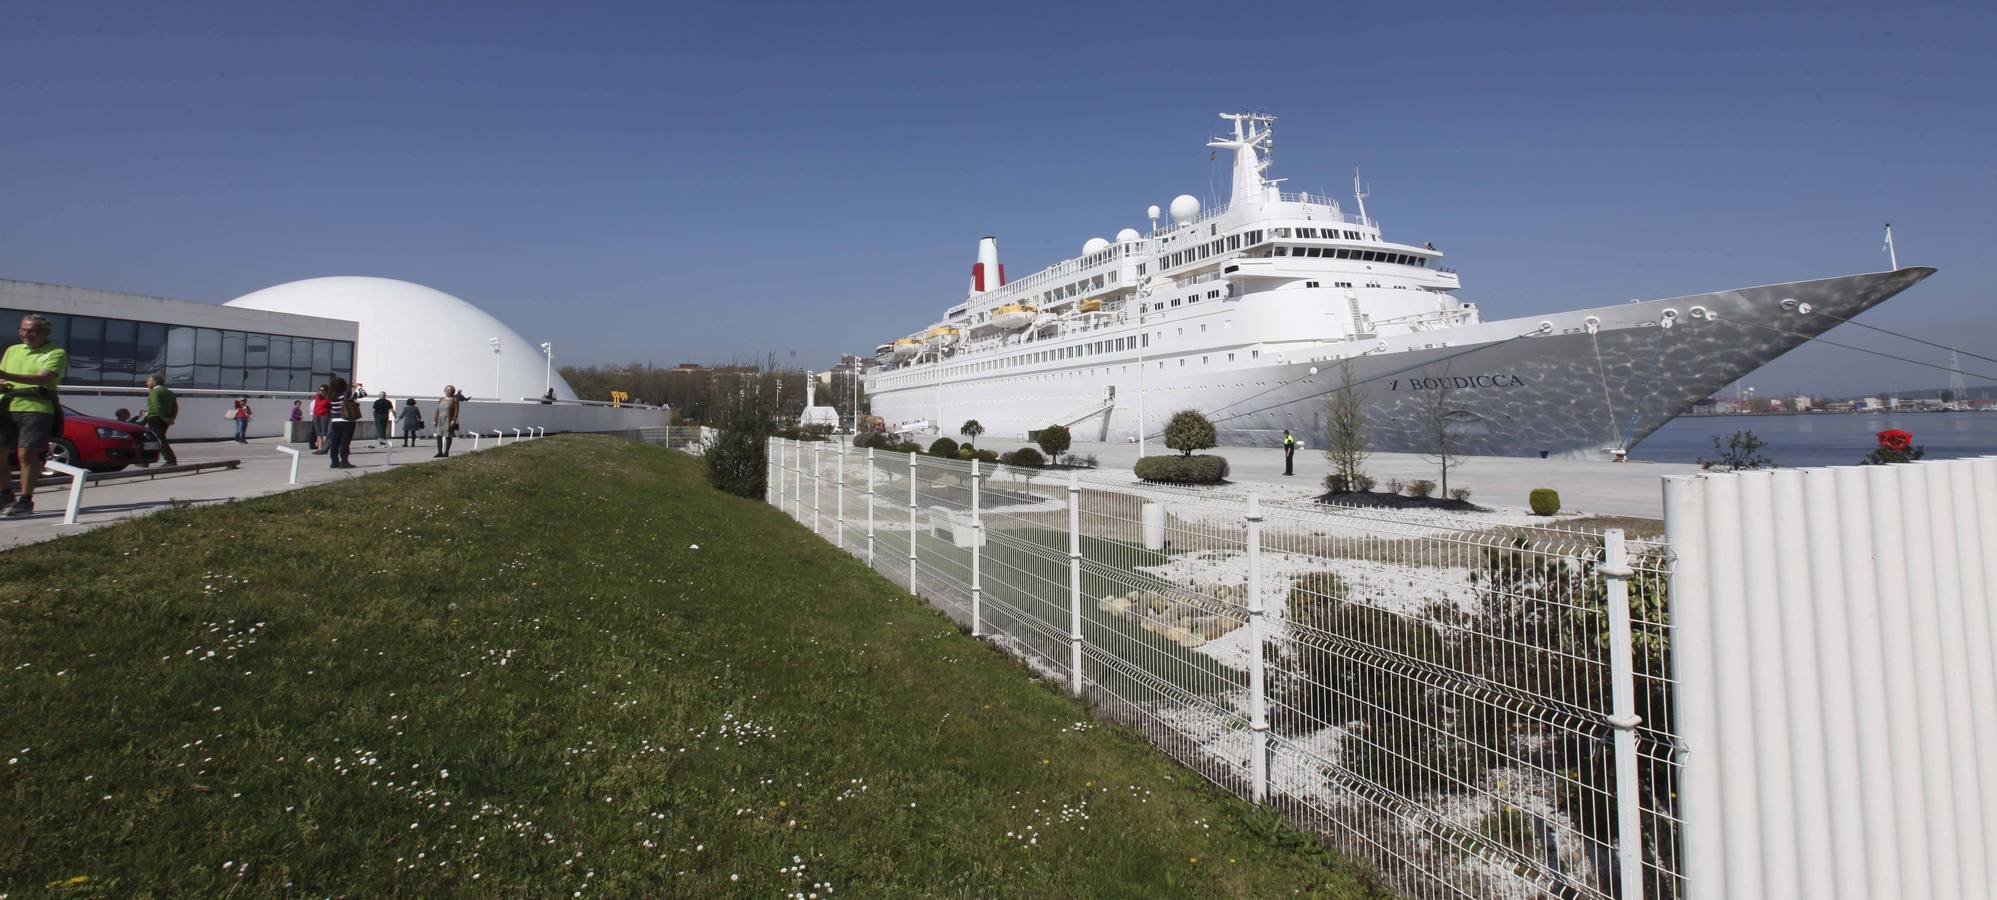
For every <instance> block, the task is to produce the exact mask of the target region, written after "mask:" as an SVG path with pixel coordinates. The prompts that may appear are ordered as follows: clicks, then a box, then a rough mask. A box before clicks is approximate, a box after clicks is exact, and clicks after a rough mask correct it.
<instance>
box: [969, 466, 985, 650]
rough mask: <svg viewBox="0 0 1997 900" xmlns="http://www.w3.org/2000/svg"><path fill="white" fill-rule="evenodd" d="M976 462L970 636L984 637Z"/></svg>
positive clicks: (981, 536)
mask: <svg viewBox="0 0 1997 900" xmlns="http://www.w3.org/2000/svg"><path fill="white" fill-rule="evenodd" d="M984 480H985V479H984V476H983V475H982V474H980V472H979V470H978V461H977V460H976V459H973V460H971V636H972V637H984V636H985V620H984V599H985V598H984V594H985V586H984V580H983V579H982V578H981V577H980V573H981V572H982V570H983V566H982V565H981V563H982V562H983V561H984V556H985V547H984V543H985V517H984V515H983V514H982V513H981V512H980V511H979V507H978V494H979V491H978V483H979V482H982V481H984Z"/></svg>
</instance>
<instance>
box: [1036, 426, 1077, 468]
mask: <svg viewBox="0 0 1997 900" xmlns="http://www.w3.org/2000/svg"><path fill="white" fill-rule="evenodd" d="M1074 440H1075V436H1074V435H1073V434H1071V433H1069V431H1068V426H1066V425H1049V426H1047V427H1046V428H1042V429H1040V436H1039V437H1038V438H1036V439H1035V441H1034V442H1035V443H1037V444H1039V445H1040V450H1041V452H1043V453H1046V454H1047V458H1048V459H1050V460H1054V459H1060V458H1061V454H1063V453H1066V452H1068V447H1069V446H1071V445H1072V444H1073V443H1074Z"/></svg>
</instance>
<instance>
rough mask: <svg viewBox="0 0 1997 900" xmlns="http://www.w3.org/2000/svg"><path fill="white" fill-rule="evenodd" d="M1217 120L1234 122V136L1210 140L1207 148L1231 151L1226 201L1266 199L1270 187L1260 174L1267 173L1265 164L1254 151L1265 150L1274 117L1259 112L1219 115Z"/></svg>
mask: <svg viewBox="0 0 1997 900" xmlns="http://www.w3.org/2000/svg"><path fill="white" fill-rule="evenodd" d="M1220 117H1221V118H1223V119H1226V120H1228V121H1230V122H1233V123H1234V136H1233V137H1231V138H1229V137H1217V138H1214V139H1213V140H1210V141H1207V146H1209V147H1214V148H1218V149H1225V150H1232V151H1234V181H1233V185H1232V187H1231V188H1230V196H1229V197H1228V202H1229V203H1241V202H1243V201H1248V200H1266V199H1267V190H1268V188H1270V187H1271V186H1272V185H1271V183H1270V182H1268V181H1266V180H1264V179H1263V177H1262V173H1263V172H1265V171H1267V170H1268V168H1269V161H1268V160H1267V159H1264V158H1262V156H1261V153H1257V152H1256V151H1258V150H1259V151H1261V152H1262V153H1267V152H1268V151H1269V145H1270V141H1271V138H1272V136H1273V135H1274V133H1275V132H1274V130H1273V128H1272V123H1274V122H1275V121H1276V117H1275V116H1271V115H1264V114H1262V113H1221V114H1220Z"/></svg>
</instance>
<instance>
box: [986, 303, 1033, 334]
mask: <svg viewBox="0 0 1997 900" xmlns="http://www.w3.org/2000/svg"><path fill="white" fill-rule="evenodd" d="M1039 312H1040V311H1039V310H1037V309H1034V308H1033V306H1032V305H1030V304H1026V303H1008V304H1006V305H1004V306H1001V307H999V308H998V309H995V310H992V324H993V325H997V326H998V327H1000V328H1003V329H1005V330H1007V331H1012V330H1014V329H1019V328H1025V327H1026V326H1028V325H1031V324H1033V317H1034V316H1035V315H1036V314H1038V313H1039Z"/></svg>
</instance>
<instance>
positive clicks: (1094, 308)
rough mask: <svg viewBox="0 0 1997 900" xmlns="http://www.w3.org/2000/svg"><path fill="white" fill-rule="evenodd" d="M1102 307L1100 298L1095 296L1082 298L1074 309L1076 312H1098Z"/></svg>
mask: <svg viewBox="0 0 1997 900" xmlns="http://www.w3.org/2000/svg"><path fill="white" fill-rule="evenodd" d="M1102 308H1103V302H1102V300H1100V299H1098V298H1095V297H1090V298H1089V299H1087V300H1083V301H1082V302H1081V304H1080V305H1078V306H1076V307H1075V311H1076V312H1078V313H1092V312H1099V311H1101V310H1102Z"/></svg>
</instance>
